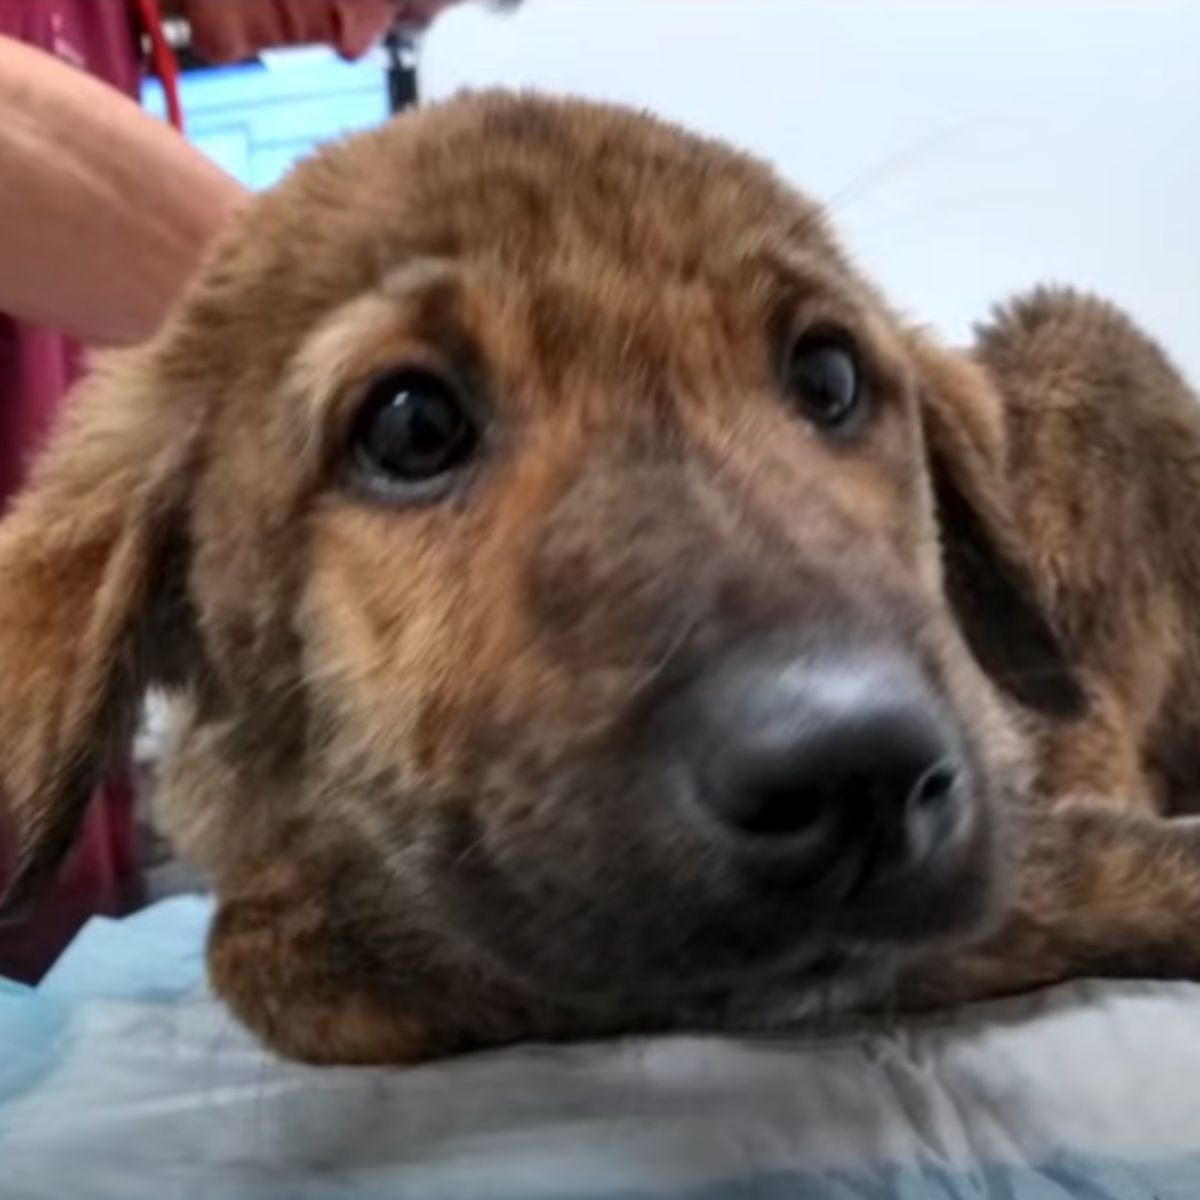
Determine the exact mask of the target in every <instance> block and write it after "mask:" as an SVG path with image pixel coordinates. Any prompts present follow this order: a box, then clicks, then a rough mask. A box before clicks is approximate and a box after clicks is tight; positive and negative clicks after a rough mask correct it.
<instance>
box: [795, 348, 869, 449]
mask: <svg viewBox="0 0 1200 1200" xmlns="http://www.w3.org/2000/svg"><path fill="white" fill-rule="evenodd" d="M785 384H786V387H787V391H788V395H789V396H790V397H791V399H792V401H793V403H794V404H795V405H796V407H797V409H799V411H800V414H801V415H802V416H803V417H805V418H806V419H807V420H809V421H811V422H812V423H813V424H814V425H815V426H816V427H817V428H818V429H822V430H826V431H828V432H831V433H845V432H853V431H854V430H855V429H856V428H857V425H858V422H859V421H860V420H861V418H862V417H863V416H864V415H865V407H866V405H865V397H864V389H863V386H862V379H861V377H860V372H859V369H858V359H857V358H856V357H855V353H854V347H853V346H852V345H851V343H850V342H849V340H848V339H847V338H845V337H843V336H841V335H839V334H826V333H815V334H807V335H805V336H804V337H802V338H800V339H799V340H798V341H797V342H796V343H795V345H794V346H793V347H792V351H791V355H790V356H789V358H788V361H787V367H786V377H785Z"/></svg>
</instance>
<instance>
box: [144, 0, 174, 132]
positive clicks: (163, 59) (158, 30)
mask: <svg viewBox="0 0 1200 1200" xmlns="http://www.w3.org/2000/svg"><path fill="white" fill-rule="evenodd" d="M134 2H135V4H136V6H137V12H138V17H139V19H140V20H141V23H142V26H143V28H144V29H145V31H146V35H147V37H149V39H150V56H151V59H152V60H153V63H154V73H155V75H157V76H158V79H159V82H160V83H161V84H162V89H163V95H164V96H165V97H166V101H167V120H169V121H170V122H171V124H172V125H174V126H175V128H176V129H178V130H179V132H180V133H182V132H183V105H182V104H181V103H180V100H179V60H178V59H177V58H176V57H175V51H174V50H172V49H171V47H170V45H169V44H168V42H167V37H166V34H165V33H164V32H163V23H162V12H161V10H160V9H159V7H158V0H134Z"/></svg>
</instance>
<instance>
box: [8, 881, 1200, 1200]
mask: <svg viewBox="0 0 1200 1200" xmlns="http://www.w3.org/2000/svg"><path fill="white" fill-rule="evenodd" d="M208 917H209V907H208V905H207V904H206V903H205V902H204V901H201V900H198V899H180V900H173V901H170V902H168V903H165V904H162V905H159V906H157V907H155V908H153V909H151V910H149V911H148V912H146V913H143V914H141V915H139V916H138V917H136V918H133V919H132V920H130V921H126V922H121V923H115V922H106V921H96V922H93V923H92V924H91V925H90V926H89V927H88V929H87V930H86V931H85V932H84V934H83V935H82V936H81V938H80V939H79V941H78V942H77V943H76V945H75V946H74V948H73V949H72V950H71V951H70V952H69V953H68V955H67V956H66V958H65V959H64V961H63V962H62V963H61V964H60V966H59V967H58V968H56V970H55V971H54V973H53V974H52V975H51V977H50V978H49V979H48V980H47V981H46V982H45V984H43V986H42V987H41V988H40V989H38V990H37V991H30V990H28V989H20V988H17V987H15V986H8V987H3V988H0V1197H2V1198H3V1200H72V1198H74V1197H87V1198H88V1200H191V1198H195V1200H375V1198H382V1197H389V1198H403V1200H408V1198H410V1197H411V1198H413V1200H416V1198H420V1200H435V1198H436V1200H547V1198H549V1197H556V1198H558V1197H561V1198H572V1200H583V1198H587V1200H600V1198H603V1200H685V1198H686V1200H758V1198H764V1200H776V1198H779V1200H782V1198H783V1197H789V1198H791V1197H808V1196H813V1197H826V1196H828V1197H835V1198H846V1200H849V1198H855V1200H857V1198H872V1200H873V1198H880V1200H882V1198H883V1197H888V1198H891V1197H902V1198H905V1200H908V1198H913V1200H917V1198H922V1200H923V1198H925V1197H946V1198H957V1197H982V1196H988V1197H991V1196H996V1197H1004V1198H1015V1200H1027V1198H1028V1200H1033V1198H1037V1200H1051V1198H1062V1200H1066V1198H1068V1197H1070V1198H1077V1197H1083V1198H1086V1200H1118V1198H1119V1200H1143V1198H1144V1200H1150V1198H1152V1197H1153V1198H1158V1200H1166V1198H1175V1197H1178V1198H1179V1200H1185V1198H1186V1200H1197V1198H1200V987H1195V986H1191V985H1183V984H1178V985H1150V984H1107V983H1106V984H1098V983H1083V984H1077V985H1073V986H1070V987H1062V988H1056V989H1053V990H1051V991H1048V992H1044V993H1042V994H1040V995H1038V996H1034V997H1030V998H1027V999H1024V1000H1021V1001H1018V1002H1005V1003H1002V1004H991V1005H986V1006H979V1007H977V1008H975V1009H972V1010H968V1011H966V1012H963V1013H960V1014H957V1015H956V1016H953V1017H947V1018H944V1019H940V1020H934V1021H923V1022H921V1023H919V1024H910V1025H907V1026H901V1027H896V1028H883V1027H877V1028H872V1029H868V1030H864V1031H863V1032H862V1033H861V1034H855V1035H846V1036H838V1037H813V1038H789V1039H778V1038H776V1039H745V1040H743V1039H718V1038H688V1037H676V1038H660V1039H651V1040H641V1039H630V1040H626V1041H623V1042H613V1043H606V1044H595V1045H584V1046H576V1047H567V1048H545V1047H524V1048H518V1049H515V1050H510V1051H505V1052H503V1053H495V1054H487V1055H480V1056H476V1057H472V1058H465V1059H460V1060H457V1061H452V1062H447V1063H443V1064H440V1065H435V1066H430V1067H423V1068H420V1069H415V1070H413V1069H408V1070H402V1069H395V1070H340V1069H338V1070H333V1069H310V1068H305V1067H299V1066H295V1065H292V1064H287V1063H283V1062H279V1061H278V1060H276V1059H274V1058H273V1057H272V1056H270V1055H269V1054H267V1053H266V1052H264V1051H263V1050H261V1049H259V1048H258V1047H257V1046H256V1045H255V1044H254V1043H253V1041H252V1040H251V1039H250V1038H249V1037H248V1036H247V1035H246V1034H245V1033H244V1032H243V1031H242V1030H241V1029H239V1028H238V1027H237V1026H236V1025H235V1024H234V1023H233V1021H232V1020H231V1019H230V1018H229V1017H228V1016H227V1015H226V1014H225V1013H224V1012H223V1010H222V1009H221V1008H220V1006H219V1005H218V1003H217V1002H216V1001H215V1000H214V999H213V998H212V996H211V995H210V994H209V993H208V991H207V990H206V988H205V986H204V982H203V971H202V944H203V938H204V931H205V928H206V925H207V921H208Z"/></svg>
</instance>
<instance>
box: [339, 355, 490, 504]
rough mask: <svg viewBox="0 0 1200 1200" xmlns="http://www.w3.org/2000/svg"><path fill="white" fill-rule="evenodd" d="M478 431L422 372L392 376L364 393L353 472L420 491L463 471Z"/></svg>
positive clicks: (449, 394) (448, 393)
mask: <svg viewBox="0 0 1200 1200" xmlns="http://www.w3.org/2000/svg"><path fill="white" fill-rule="evenodd" d="M478 444H479V430H478V428H477V427H476V424H475V421H474V420H473V419H472V417H471V415H470V414H469V413H468V412H467V410H466V408H465V407H464V406H463V404H462V401H461V400H460V398H459V397H458V395H457V394H456V392H455V390H454V389H453V388H452V387H451V386H450V385H449V384H448V383H446V382H445V381H444V380H442V379H440V378H439V377H438V376H436V375H432V374H430V373H428V372H426V371H415V370H407V371H397V372H394V373H392V374H389V375H385V376H383V377H382V378H380V379H378V380H376V381H375V382H374V383H373V384H372V385H371V386H370V388H369V389H368V390H367V394H366V397H365V399H364V401H363V406H362V410H361V412H360V414H359V417H358V421H357V423H356V424H355V427H354V431H353V434H352V453H353V456H354V462H355V467H356V468H357V470H358V471H359V472H360V473H361V474H363V475H365V476H366V477H367V479H368V480H369V481H370V482H374V483H376V484H383V485H384V486H388V485H392V486H395V485H400V486H408V487H418V488H419V487H420V485H429V484H431V483H433V482H435V481H438V480H441V479H443V478H446V477H448V476H450V475H451V474H453V473H454V472H456V471H457V470H459V469H460V468H461V467H463V466H464V465H465V464H466V463H467V462H468V461H469V460H470V459H471V457H472V456H473V454H474V453H475V450H476V448H477V447H478Z"/></svg>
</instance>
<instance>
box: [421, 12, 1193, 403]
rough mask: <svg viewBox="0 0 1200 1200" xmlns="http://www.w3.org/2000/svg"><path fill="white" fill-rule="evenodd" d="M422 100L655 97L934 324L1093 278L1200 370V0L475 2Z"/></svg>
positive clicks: (447, 21)
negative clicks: (758, 165)
mask: <svg viewBox="0 0 1200 1200" xmlns="http://www.w3.org/2000/svg"><path fill="white" fill-rule="evenodd" d="M422 84H423V88H424V91H425V96H426V98H430V99H432V98H436V97H440V96H444V95H446V94H448V93H450V92H453V91H455V90H457V89H458V88H460V87H463V86H480V85H485V84H505V85H528V86H535V87H538V88H542V89H552V90H555V91H571V92H577V93H582V94H586V95H590V96H596V97H603V98H608V99H615V100H622V101H626V102H629V103H633V104H636V105H639V106H644V107H650V108H653V109H655V110H657V111H658V112H660V113H663V114H666V115H669V116H672V117H674V118H677V119H679V120H682V121H684V122H686V123H687V124H689V125H692V126H694V127H697V128H700V129H702V130H706V131H708V132H711V133H716V134H719V135H722V136H724V137H726V138H728V139H730V140H732V141H734V142H737V143H740V144H742V145H744V146H747V147H749V148H751V149H753V150H755V151H757V152H759V153H761V154H763V155H765V156H766V157H768V158H770V159H771V160H773V161H774V162H775V163H776V165H777V166H778V167H779V168H780V169H781V170H782V171H783V172H784V173H785V174H786V175H787V176H788V177H789V178H791V179H792V181H793V182H795V183H797V184H799V185H800V186H801V187H803V188H805V189H806V190H808V191H809V192H810V193H812V194H814V195H816V196H817V197H819V198H821V199H822V200H824V201H826V202H827V203H829V204H830V205H831V207H832V211H833V213H834V218H835V221H836V223H837V224H838V225H839V226H840V228H841V230H842V232H843V235H844V237H845V239H846V240H847V242H848V243H849V245H850V247H851V249H852V250H854V251H855V253H856V254H857V256H858V258H859V260H860V262H861V263H862V264H863V265H864V266H865V267H866V268H867V269H868V271H870V272H871V273H873V275H874V276H875V278H876V279H877V280H878V281H880V282H881V283H882V285H883V286H884V287H885V289H886V290H887V291H888V292H889V293H890V295H891V297H892V299H893V300H894V301H895V302H897V303H898V304H900V305H902V306H903V307H904V308H905V309H907V310H908V311H909V312H910V313H912V314H913V315H914V316H917V317H919V318H921V319H925V320H929V321H931V322H933V323H934V324H935V325H937V326H938V327H939V328H941V329H942V330H943V331H944V332H945V333H946V334H947V336H950V337H954V338H961V337H965V336H966V335H967V333H968V331H969V327H970V324H971V322H972V321H973V320H975V319H977V318H979V317H980V316H982V315H983V314H985V313H986V311H987V309H988V307H989V305H990V304H991V303H992V302H994V301H995V300H998V299H1000V298H1002V297H1003V296H1005V295H1006V294H1008V293H1010V292H1012V291H1014V290H1016V289H1020V288H1024V287H1026V286H1028V285H1030V284H1032V283H1034V282H1036V281H1038V280H1055V281H1061V282H1071V283H1075V284H1078V285H1082V286H1086V287H1091V288H1094V289H1096V290H1099V291H1101V292H1103V293H1106V294H1107V295H1108V296H1110V297H1111V298H1113V299H1115V300H1117V301H1119V302H1120V303H1121V304H1122V305H1124V306H1125V307H1126V308H1127V309H1129V310H1130V311H1132V312H1133V313H1134V314H1135V315H1136V316H1137V317H1138V318H1139V319H1140V320H1141V321H1143V322H1144V323H1145V324H1146V325H1147V326H1148V327H1149V329H1150V330H1151V331H1152V332H1153V333H1154V334H1156V335H1157V336H1158V337H1159V338H1160V339H1162V340H1163V342H1164V343H1165V344H1166V346H1167V348H1168V349H1169V350H1170V351H1171V352H1172V353H1173V354H1174V355H1175V357H1176V358H1177V360H1178V361H1179V362H1180V363H1181V364H1182V365H1183V366H1184V367H1185V369H1187V370H1188V371H1189V373H1190V375H1191V377H1192V378H1193V380H1194V381H1196V382H1200V2H1197V0H1174V2H1166V0H1123V2H1114V0H1090V2H1084V0H942V2H935V0H836V2H835V0H526V2H525V5H524V7H523V8H522V9H521V10H519V11H518V12H517V13H516V14H514V15H512V16H508V17H502V16H497V15H495V14H493V13H489V12H488V11H487V10H486V9H483V8H477V7H474V6H470V5H468V6H464V7H463V8H462V9H460V10H456V11H454V12H451V13H450V14H449V15H448V16H446V17H444V18H443V20H442V21H441V22H440V23H439V25H438V26H437V27H435V29H434V30H433V32H432V33H431V34H430V35H429V38H428V41H427V44H426V46H425V48H424V52H423V56H422Z"/></svg>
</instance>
